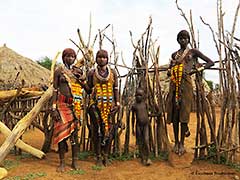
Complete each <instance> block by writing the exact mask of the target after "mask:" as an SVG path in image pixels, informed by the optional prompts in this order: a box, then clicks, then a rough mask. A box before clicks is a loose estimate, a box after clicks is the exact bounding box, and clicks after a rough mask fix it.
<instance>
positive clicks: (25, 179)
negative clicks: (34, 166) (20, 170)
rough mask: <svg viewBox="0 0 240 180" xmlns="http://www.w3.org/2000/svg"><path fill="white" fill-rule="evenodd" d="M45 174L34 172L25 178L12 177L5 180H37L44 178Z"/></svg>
mask: <svg viewBox="0 0 240 180" xmlns="http://www.w3.org/2000/svg"><path fill="white" fill-rule="evenodd" d="M46 175H47V174H46V173H45V172H35V173H29V174H26V175H25V176H14V177H10V178H6V179H5V180H30V179H37V178H39V177H44V176H46Z"/></svg>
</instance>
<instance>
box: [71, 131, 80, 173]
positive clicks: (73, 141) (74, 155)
mask: <svg viewBox="0 0 240 180" xmlns="http://www.w3.org/2000/svg"><path fill="white" fill-rule="evenodd" d="M71 144H72V165H71V167H72V168H73V169H78V165H77V161H78V152H79V146H78V130H77V129H75V130H74V132H73V133H72V135H71Z"/></svg>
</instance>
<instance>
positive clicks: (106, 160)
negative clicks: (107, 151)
mask: <svg viewBox="0 0 240 180" xmlns="http://www.w3.org/2000/svg"><path fill="white" fill-rule="evenodd" d="M102 163H103V165H104V166H109V165H110V164H111V163H110V161H109V159H108V158H104V159H103V161H102Z"/></svg>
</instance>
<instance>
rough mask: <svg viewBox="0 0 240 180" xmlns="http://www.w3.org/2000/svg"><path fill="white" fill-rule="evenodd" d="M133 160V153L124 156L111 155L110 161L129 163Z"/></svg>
mask: <svg viewBox="0 0 240 180" xmlns="http://www.w3.org/2000/svg"><path fill="white" fill-rule="evenodd" d="M132 159H133V153H128V154H122V155H120V156H119V155H110V157H109V160H110V161H114V160H117V161H128V160H132Z"/></svg>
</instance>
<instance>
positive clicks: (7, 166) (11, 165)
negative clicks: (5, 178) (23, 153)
mask: <svg viewBox="0 0 240 180" xmlns="http://www.w3.org/2000/svg"><path fill="white" fill-rule="evenodd" d="M18 165H19V162H18V161H13V160H8V159H5V160H4V161H3V167H4V168H5V169H7V170H10V169H12V168H15V167H17V166H18Z"/></svg>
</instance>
